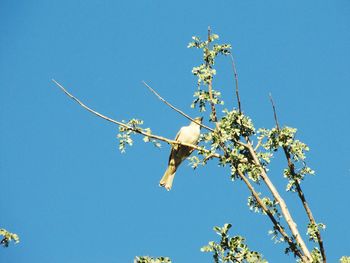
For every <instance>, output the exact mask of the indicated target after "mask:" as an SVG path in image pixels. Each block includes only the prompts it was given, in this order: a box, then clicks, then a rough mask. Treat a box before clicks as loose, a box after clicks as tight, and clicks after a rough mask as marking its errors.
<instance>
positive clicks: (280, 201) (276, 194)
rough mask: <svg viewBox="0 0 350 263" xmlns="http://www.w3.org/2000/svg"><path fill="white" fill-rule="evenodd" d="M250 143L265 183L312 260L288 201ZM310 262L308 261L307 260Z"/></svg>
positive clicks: (251, 152) (304, 251)
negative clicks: (280, 192)
mask: <svg viewBox="0 0 350 263" xmlns="http://www.w3.org/2000/svg"><path fill="white" fill-rule="evenodd" d="M247 143H248V149H249V152H250V154H251V156H252V158H253V160H254V162H255V164H256V165H258V166H259V168H260V173H261V178H262V179H263V180H264V182H265V184H266V185H267V187H268V188H269V190H270V192H271V193H272V195H273V197H274V198H275V199H276V201H277V202H278V204H279V206H280V207H281V212H282V214H283V217H284V218H285V220H286V222H287V224H288V226H289V229H290V230H291V231H292V234H293V236H294V237H295V239H296V241H297V243H298V244H299V246H300V248H301V250H302V251H303V253H304V255H305V256H306V258H307V259H308V260H311V254H310V251H309V250H308V248H307V247H306V245H305V242H304V240H303V239H302V238H301V235H300V234H299V231H298V228H297V224H296V223H295V221H294V220H293V218H292V215H291V214H290V212H289V210H288V207H287V204H286V202H285V201H284V200H283V198H282V197H281V196H280V194H279V192H278V191H277V189H276V187H275V186H274V184H273V183H272V182H271V180H270V178H269V177H268V175H267V174H266V171H265V169H264V168H263V167H262V165H261V163H260V161H259V159H258V157H257V155H256V152H255V151H254V148H253V146H252V145H251V143H250V142H247ZM306 262H308V261H306Z"/></svg>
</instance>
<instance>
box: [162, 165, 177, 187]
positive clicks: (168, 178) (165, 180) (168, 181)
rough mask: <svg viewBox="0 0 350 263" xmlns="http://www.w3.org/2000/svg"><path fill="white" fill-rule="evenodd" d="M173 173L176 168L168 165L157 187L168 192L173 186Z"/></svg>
mask: <svg viewBox="0 0 350 263" xmlns="http://www.w3.org/2000/svg"><path fill="white" fill-rule="evenodd" d="M175 172H176V166H175V165H174V164H172V163H169V165H168V168H167V169H166V171H165V173H164V175H163V177H162V179H161V180H160V182H159V185H160V186H162V187H165V189H166V190H168V191H169V190H170V189H171V187H172V186H173V181H174V177H175Z"/></svg>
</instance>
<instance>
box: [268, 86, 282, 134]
mask: <svg viewBox="0 0 350 263" xmlns="http://www.w3.org/2000/svg"><path fill="white" fill-rule="evenodd" d="M269 97H270V101H271V105H272V109H273V116H274V118H275V123H276V128H277V130H280V126H279V124H278V119H277V113H276V107H275V103H274V101H273V99H272V95H271V93H270V94H269Z"/></svg>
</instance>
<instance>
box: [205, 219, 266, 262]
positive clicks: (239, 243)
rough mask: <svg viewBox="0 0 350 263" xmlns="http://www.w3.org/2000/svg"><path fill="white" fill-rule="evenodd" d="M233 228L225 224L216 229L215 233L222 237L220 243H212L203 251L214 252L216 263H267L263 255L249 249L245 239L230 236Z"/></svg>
mask: <svg viewBox="0 0 350 263" xmlns="http://www.w3.org/2000/svg"><path fill="white" fill-rule="evenodd" d="M231 226H232V225H231V224H225V225H224V226H223V227H217V226H216V227H214V231H215V232H216V233H217V234H218V235H219V236H220V237H221V239H220V241H219V242H214V241H210V242H209V244H208V245H206V246H204V247H202V248H201V251H202V252H212V253H213V259H214V262H215V263H219V262H237V263H243V262H244V263H263V262H266V263H267V261H266V260H265V259H263V256H262V255H261V254H259V253H258V252H256V251H252V250H250V249H249V247H248V246H247V245H246V244H245V239H244V238H243V237H241V236H234V237H230V236H229V234H228V231H229V229H230V228H231Z"/></svg>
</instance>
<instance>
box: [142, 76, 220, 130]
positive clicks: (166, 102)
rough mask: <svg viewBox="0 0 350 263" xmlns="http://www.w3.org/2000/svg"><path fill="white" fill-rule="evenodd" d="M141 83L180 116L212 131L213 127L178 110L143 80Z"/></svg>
mask: <svg viewBox="0 0 350 263" xmlns="http://www.w3.org/2000/svg"><path fill="white" fill-rule="evenodd" d="M142 83H143V84H144V85H145V86H146V87H147V88H148V89H149V90H150V91H151V92H152V93H153V94H154V95H156V97H157V98H158V99H160V100H161V101H162V102H164V103H165V104H166V105H168V106H169V107H170V108H172V109H173V110H175V111H176V112H178V113H180V114H181V115H182V116H184V117H185V118H187V119H189V120H191V121H193V122H194V123H197V124H198V125H200V126H201V127H203V128H205V129H207V130H209V131H211V132H214V129H212V128H210V127H208V126H206V125H204V124H202V123H200V122H197V121H195V120H194V119H193V118H191V117H190V116H189V115H187V114H186V113H184V112H183V111H182V110H179V109H178V108H176V107H175V106H173V105H172V104H171V103H170V102H168V101H166V100H165V99H164V98H162V97H161V96H160V95H159V94H158V93H157V92H156V91H155V90H154V89H152V88H151V87H150V86H149V85H148V84H147V83H146V82H145V81H142Z"/></svg>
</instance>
